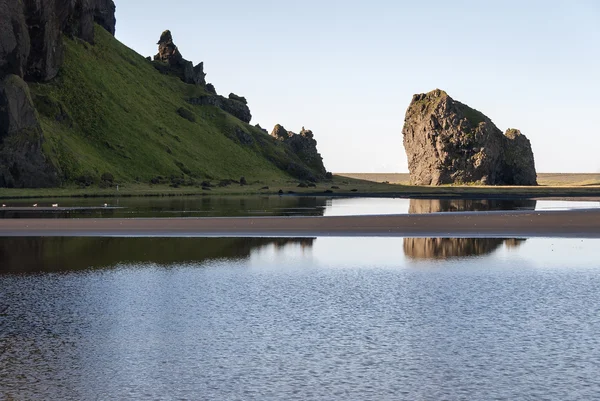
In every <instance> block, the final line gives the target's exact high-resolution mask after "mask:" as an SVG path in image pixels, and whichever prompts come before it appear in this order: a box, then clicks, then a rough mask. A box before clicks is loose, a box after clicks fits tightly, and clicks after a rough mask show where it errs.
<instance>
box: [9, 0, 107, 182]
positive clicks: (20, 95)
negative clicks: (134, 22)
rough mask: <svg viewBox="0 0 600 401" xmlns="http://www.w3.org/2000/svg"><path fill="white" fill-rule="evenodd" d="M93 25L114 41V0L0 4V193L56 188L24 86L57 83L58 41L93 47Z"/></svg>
mask: <svg viewBox="0 0 600 401" xmlns="http://www.w3.org/2000/svg"><path fill="white" fill-rule="evenodd" d="M95 22H96V23H98V24H100V25H101V26H103V27H104V28H105V29H106V30H108V31H109V32H110V33H111V34H113V35H114V33H115V25H116V19H115V4H114V2H113V0H22V1H17V0H9V1H0V187H49V186H55V185H57V184H58V182H59V180H58V174H57V172H56V169H55V168H54V167H53V165H52V164H51V163H50V161H49V160H47V158H46V156H45V155H44V152H43V150H42V144H43V142H44V136H43V132H42V128H41V126H40V123H39V121H38V117H37V113H36V111H35V107H34V104H33V102H32V99H31V95H30V93H29V88H28V86H27V83H26V82H25V81H37V82H44V81H49V80H51V79H52V78H54V77H56V75H57V74H58V71H59V69H60V67H61V64H62V61H63V43H62V35H63V34H66V35H70V36H73V37H77V38H80V39H83V40H85V41H87V42H89V43H93V42H94V23H95ZM58 118H59V117H57V119H58Z"/></svg>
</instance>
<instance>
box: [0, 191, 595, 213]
mask: <svg viewBox="0 0 600 401" xmlns="http://www.w3.org/2000/svg"><path fill="white" fill-rule="evenodd" d="M0 200H1V199H0ZM2 203H4V204H6V205H7V208H0V218H34V217H36V218H45V217H47V218H69V217H78V218H86V217H93V218H102V217H215V216H323V215H324V216H343V215H369V214H405V213H432V212H456V211H488V210H556V209H574V208H597V207H600V202H595V201H554V200H538V201H536V200H528V199H467V200H464V199H463V200H460V199H454V200H440V199H402V198H397V199H386V198H330V197H304V196H302V197H299V196H251V197H243V196H204V197H202V196H196V197H155V198H153V197H150V198H143V197H138V198H109V199H99V198H89V199H78V198H72V199H46V200H44V199H42V200H30V199H26V200H7V201H2ZM105 203H106V204H107V205H108V207H104V204H105ZM33 204H37V205H39V207H38V208H32V205H33ZM53 204H58V205H59V208H51V206H52V205H53ZM42 207H45V208H49V210H48V209H44V210H40V208H42ZM12 208H27V210H22V209H18V210H14V209H12Z"/></svg>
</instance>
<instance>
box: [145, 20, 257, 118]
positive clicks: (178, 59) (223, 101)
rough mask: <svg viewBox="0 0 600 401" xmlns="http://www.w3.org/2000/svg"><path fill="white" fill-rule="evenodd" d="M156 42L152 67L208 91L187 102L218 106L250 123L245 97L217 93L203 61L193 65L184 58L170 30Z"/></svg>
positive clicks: (250, 116)
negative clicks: (207, 77)
mask: <svg viewBox="0 0 600 401" xmlns="http://www.w3.org/2000/svg"><path fill="white" fill-rule="evenodd" d="M157 44H158V54H156V55H155V56H154V63H153V65H154V68H156V69H157V70H158V71H160V72H161V73H163V74H174V75H176V76H178V77H179V79H181V80H182V81H183V82H185V83H187V84H192V85H198V86H201V87H202V88H204V90H205V91H206V92H207V93H208V94H207V95H205V96H197V97H190V98H188V99H187V101H188V103H190V104H192V105H197V106H214V107H218V108H220V109H221V110H223V111H225V112H227V113H229V114H232V115H233V116H235V117H237V118H238V119H240V120H242V121H243V122H245V123H250V121H251V120H252V113H250V108H249V107H248V102H247V101H246V98H244V97H243V96H238V95H236V94H234V93H231V94H230V95H229V97H224V96H221V95H218V94H217V91H216V90H215V87H214V86H213V85H212V84H210V83H207V82H206V73H205V72H204V63H203V62H201V63H199V64H197V65H196V66H193V63H192V62H191V61H188V60H186V59H184V58H183V56H182V55H181V53H180V51H179V48H178V47H177V46H176V45H175V43H174V42H173V35H172V34H171V31H170V30H166V31H164V32H163V33H162V34H161V35H160V39H159V41H158V43H157Z"/></svg>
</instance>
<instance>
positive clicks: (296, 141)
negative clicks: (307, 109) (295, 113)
mask: <svg viewBox="0 0 600 401" xmlns="http://www.w3.org/2000/svg"><path fill="white" fill-rule="evenodd" d="M271 136H272V137H273V138H275V139H277V140H278V141H281V142H283V143H285V144H287V145H289V146H290V147H291V148H292V150H293V151H294V153H296V155H298V157H299V158H300V160H302V161H303V162H304V163H306V165H307V166H309V167H310V168H312V169H313V170H314V171H317V172H318V173H319V174H320V175H322V176H324V175H325V174H326V170H325V166H324V165H323V157H321V154H320V153H319V152H318V151H317V141H316V140H315V139H314V134H313V132H312V131H311V130H307V129H304V127H302V130H301V131H300V133H299V134H296V133H294V132H292V131H287V130H286V129H285V128H284V127H283V126H281V125H280V124H277V125H275V127H274V128H273V131H271Z"/></svg>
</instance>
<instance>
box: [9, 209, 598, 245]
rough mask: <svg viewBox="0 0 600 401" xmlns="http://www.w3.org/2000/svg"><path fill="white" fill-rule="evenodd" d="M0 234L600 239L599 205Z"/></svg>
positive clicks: (109, 222) (109, 223)
mask: <svg viewBox="0 0 600 401" xmlns="http://www.w3.org/2000/svg"><path fill="white" fill-rule="evenodd" d="M0 236H4V237H8V236H66V237H72V236H96V237H97V236H154V237H162V236H164V237H187V236H197V237H211V236H215V237H216V236H218V237H240V236H247V237H291V236H293V237H312V236H387V237H423V236H426V237H581V238H600V209H586V210H569V211H509V212H507V211H501V212H460V213H435V214H416V215H378V216H340V217H333V216H332V217H234V218H175V219H172V218H136V219H7V220H2V221H1V222H0Z"/></svg>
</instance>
